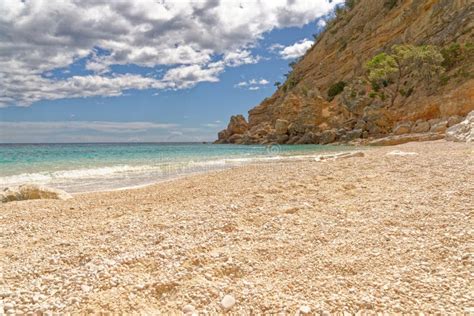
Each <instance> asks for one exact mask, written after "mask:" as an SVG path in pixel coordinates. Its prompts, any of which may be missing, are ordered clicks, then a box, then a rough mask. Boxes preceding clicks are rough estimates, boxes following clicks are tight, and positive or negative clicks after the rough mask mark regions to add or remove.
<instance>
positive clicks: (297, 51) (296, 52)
mask: <svg viewBox="0 0 474 316" xmlns="http://www.w3.org/2000/svg"><path fill="white" fill-rule="evenodd" d="M313 44H314V41H311V40H309V39H304V40H302V41H299V42H296V43H294V44H293V45H290V46H287V47H285V48H284V49H282V50H281V51H280V56H281V57H282V58H283V59H293V58H298V57H300V56H303V55H304V54H305V53H306V51H307V50H308V49H309V48H310V47H311V46H313Z"/></svg>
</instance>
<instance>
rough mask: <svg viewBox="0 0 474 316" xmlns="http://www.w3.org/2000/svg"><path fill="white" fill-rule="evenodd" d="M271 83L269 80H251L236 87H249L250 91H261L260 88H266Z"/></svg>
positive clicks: (237, 84)
mask: <svg viewBox="0 0 474 316" xmlns="http://www.w3.org/2000/svg"><path fill="white" fill-rule="evenodd" d="M269 83H270V81H268V80H267V79H263V78H262V79H250V80H248V81H241V82H238V83H236V84H235V85H234V87H235V88H245V87H248V89H249V90H259V89H260V87H259V86H265V85H267V84H269Z"/></svg>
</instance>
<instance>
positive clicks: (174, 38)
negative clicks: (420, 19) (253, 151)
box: [0, 0, 344, 143]
mask: <svg viewBox="0 0 474 316" xmlns="http://www.w3.org/2000/svg"><path fill="white" fill-rule="evenodd" d="M343 2H344V1H343V0H333V1H329V0H220V1H219V0H194V1H188V0H174V1H170V0H169V1H167V0H134V1H132V0H128V1H124V0H113V1H112V0H2V1H0V143H24V142H26V143H36V142H40V143H44V142H120V141H122V142H132V141H137V142H178V141H212V140H214V139H215V138H216V134H217V132H218V131H220V130H222V129H223V128H225V127H226V125H227V123H228V120H229V118H230V116H231V115H234V114H244V115H246V114H247V111H248V110H249V109H251V108H252V107H254V106H256V105H257V104H259V103H260V102H261V101H262V100H263V99H264V98H265V97H268V96H270V95H271V94H272V93H273V92H274V91H275V87H274V83H275V82H276V81H280V82H283V81H284V74H285V73H287V72H288V71H289V70H290V68H289V66H288V64H289V63H290V62H291V61H293V60H294V59H295V58H298V57H299V56H302V55H303V54H304V53H305V51H306V50H307V49H308V48H310V47H311V45H312V44H313V34H317V33H319V32H321V31H322V30H323V29H324V26H325V20H326V19H327V18H328V17H329V16H330V15H331V12H332V11H333V9H334V7H335V6H336V5H339V4H341V3H343Z"/></svg>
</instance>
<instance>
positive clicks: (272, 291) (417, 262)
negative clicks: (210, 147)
mask: <svg viewBox="0 0 474 316" xmlns="http://www.w3.org/2000/svg"><path fill="white" fill-rule="evenodd" d="M473 150H474V146H473V145H472V144H463V143H449V142H446V141H435V142H427V143H408V144H403V145H397V146H391V147H377V148H373V149H372V148H371V149H370V150H367V151H364V154H365V155H364V157H361V156H353V157H346V158H347V159H332V160H331V159H329V160H323V161H319V162H316V161H315V160H306V161H305V160H303V161H299V162H293V163H288V162H286V163H285V162H272V163H263V164H247V165H244V166H239V167H235V168H230V169H225V170H216V171H215V172H206V173H202V174H197V175H187V176H185V177H183V178H180V179H172V180H168V181H166V182H160V183H157V184H152V185H148V186H146V187H142V188H136V189H127V190H120V191H105V192H104V191H102V192H92V193H79V194H75V195H74V197H73V198H72V199H70V200H66V201H61V200H29V201H20V202H10V203H5V204H1V205H0V241H1V243H0V270H1V271H2V272H3V275H2V280H3V283H0V305H1V304H3V305H5V304H12V302H14V309H15V311H17V312H20V311H21V312H23V313H27V312H37V311H42V312H44V313H45V312H54V313H56V312H59V313H69V312H70V313H99V312H124V313H142V314H158V313H181V312H182V310H183V308H184V307H185V306H186V305H188V304H191V305H193V306H194V308H195V309H196V311H198V312H200V313H201V312H204V313H206V312H207V313H223V312H224V310H223V309H222V306H221V300H222V299H223V297H224V296H226V295H230V296H232V297H233V298H235V300H236V304H235V305H234V306H233V307H232V309H231V310H230V311H231V313H235V314H239V313H246V312H247V313H248V312H249V311H250V310H252V311H253V312H258V313H278V312H285V313H290V314H294V313H295V312H297V311H298V310H301V308H303V307H304V310H307V308H306V307H308V308H309V309H310V310H311V313H321V312H331V313H334V312H342V311H347V312H351V313H356V312H358V311H361V312H376V311H378V312H380V311H385V312H391V313H403V312H405V313H408V312H428V313H435V312H440V313H465V312H469V311H472V304H471V302H472V301H473V297H472V293H471V291H469V288H470V285H469V280H470V277H469V275H470V274H469V273H470V270H471V269H472V266H473V262H472V256H471V255H470V251H469V247H470V239H471V238H472V233H471V232H470V221H469V218H470V216H471V213H472V209H473V207H474V205H473V202H472V200H473V194H472V192H473V191H472V190H473V189H474V184H472V183H471V182H470V181H469V179H470V175H471V174H472V172H474V170H473V168H474V167H473V166H474V164H473V162H474V156H473V153H474V152H473Z"/></svg>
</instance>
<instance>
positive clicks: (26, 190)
mask: <svg viewBox="0 0 474 316" xmlns="http://www.w3.org/2000/svg"><path fill="white" fill-rule="evenodd" d="M70 198H72V196H71V195H70V194H69V193H67V192H66V191H63V190H59V189H54V188H49V187H46V186H41V185H36V184H23V185H20V186H18V187H13V188H6V189H5V190H3V192H1V193H0V201H1V202H2V203H6V202H11V201H23V200H36V199H55V200H67V199H70Z"/></svg>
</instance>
